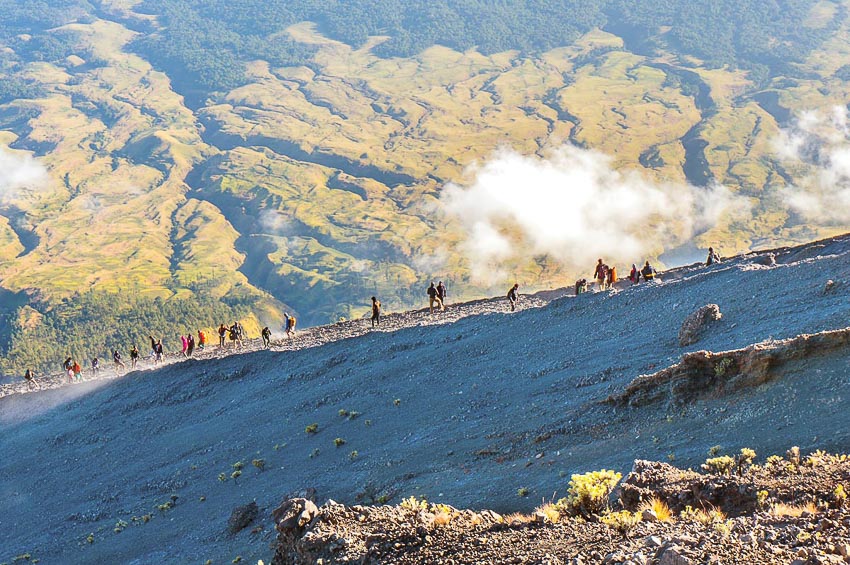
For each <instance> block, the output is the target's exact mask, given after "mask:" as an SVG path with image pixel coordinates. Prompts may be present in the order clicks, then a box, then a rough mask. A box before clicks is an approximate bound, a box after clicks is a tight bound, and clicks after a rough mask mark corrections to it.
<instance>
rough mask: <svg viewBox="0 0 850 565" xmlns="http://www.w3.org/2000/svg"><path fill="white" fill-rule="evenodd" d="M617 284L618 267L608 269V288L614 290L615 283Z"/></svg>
mask: <svg viewBox="0 0 850 565" xmlns="http://www.w3.org/2000/svg"><path fill="white" fill-rule="evenodd" d="M615 282H617V267H611V268H610V269H608V282H607V284H608V288H614V283H615Z"/></svg>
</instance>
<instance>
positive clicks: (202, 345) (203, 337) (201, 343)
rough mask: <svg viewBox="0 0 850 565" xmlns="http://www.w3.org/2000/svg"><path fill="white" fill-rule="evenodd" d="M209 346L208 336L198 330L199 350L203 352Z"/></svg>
mask: <svg viewBox="0 0 850 565" xmlns="http://www.w3.org/2000/svg"><path fill="white" fill-rule="evenodd" d="M206 345H207V334H205V333H204V331H203V330H198V349H200V350H201V351H203V350H204V349H205V348H206Z"/></svg>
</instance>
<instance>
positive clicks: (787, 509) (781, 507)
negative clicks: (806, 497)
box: [770, 502, 820, 518]
mask: <svg viewBox="0 0 850 565" xmlns="http://www.w3.org/2000/svg"><path fill="white" fill-rule="evenodd" d="M804 512H808V513H809V514H817V513H818V512H820V509H819V508H818V506H817V504H815V503H814V502H806V503H805V504H786V503H784V502H777V503H776V504H774V505H773V506H771V507H770V513H771V514H773V515H774V516H776V517H777V518H784V517H791V518H799V517H800V516H802V515H803V513H804Z"/></svg>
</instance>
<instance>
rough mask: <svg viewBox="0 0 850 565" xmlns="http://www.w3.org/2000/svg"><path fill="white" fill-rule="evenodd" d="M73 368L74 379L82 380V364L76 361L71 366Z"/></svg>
mask: <svg viewBox="0 0 850 565" xmlns="http://www.w3.org/2000/svg"><path fill="white" fill-rule="evenodd" d="M71 370H72V371H74V380H75V381H81V380H83V368H82V367H80V364H79V363H77V362H76V361H74V365H73V366H72V367H71Z"/></svg>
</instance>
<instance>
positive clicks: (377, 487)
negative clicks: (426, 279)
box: [0, 236, 850, 563]
mask: <svg viewBox="0 0 850 565" xmlns="http://www.w3.org/2000/svg"><path fill="white" fill-rule="evenodd" d="M774 254H775V256H776V261H777V264H776V265H775V266H765V265H763V264H762V263H765V262H766V261H765V258H766V256H767V253H761V254H752V255H748V256H743V257H738V258H735V259H733V260H730V261H727V262H724V263H721V264H719V265H716V266H712V267H709V268H705V267H686V268H681V269H677V270H674V271H671V272H669V273H662V277H661V278H662V282H661V283H660V284H659V283H653V284H641V285H637V286H635V287H623V288H622V289H621V290H620V291H619V292H606V293H599V294H586V295H582V296H580V297H578V298H575V297H571V296H570V297H562V298H557V299H554V300H552V301H551V302H550V303H549V304H548V305H546V306H544V307H542V308H528V309H524V310H521V311H518V312H516V313H513V314H511V313H507V312H497V310H502V309H503V308H504V305H503V302H502V301H500V300H499V301H495V302H480V303H476V305H475V306H472V307H465V308H468V310H469V311H471V312H478V311H485V312H486V311H488V310H489V311H490V313H484V314H481V315H475V316H469V317H463V318H459V319H456V320H455V321H453V322H452V323H449V324H436V325H435V324H433V323H431V322H430V321H429V320H431V318H430V317H429V316H428V315H427V314H425V313H416V314H410V315H402V316H399V317H398V318H397V319H396V321H395V323H394V326H395V327H399V326H405V325H407V326H409V327H402V328H401V329H398V330H397V331H392V332H385V331H381V332H363V331H360V329H358V327H359V325H366V324H368V322H367V321H358V322H353V323H350V324H348V325H345V326H344V327H339V328H337V329H334V328H325V329H321V330H314V333H313V334H309V333H307V334H306V335H305V336H304V339H305V343H314V342H316V341H317V340H318V338H317V337H316V336H321V335H325V337H326V338H327V335H331V336H332V337H333V336H334V335H337V336H338V337H340V338H345V339H340V340H336V341H331V342H329V343H327V344H325V345H321V346H319V347H311V348H305V349H295V348H292V349H291V350H285V351H264V352H256V353H251V354H247V355H234V356H229V357H224V358H219V359H212V360H204V361H188V362H184V363H180V364H174V365H170V366H168V367H165V368H162V369H159V370H156V371H145V372H138V373H133V374H130V375H128V376H126V377H124V378H121V379H115V380H103V381H99V382H94V381H93V382H88V383H85V384H82V385H77V386H72V387H64V388H57V389H53V390H47V391H44V392H42V393H35V394H11V395H8V396H5V397H3V398H0V433H2V437H3V441H2V442H0V561H8V560H11V558H13V557H14V556H16V555H20V554H23V553H30V554H31V555H32V556H33V557H35V558H38V559H40V560H41V562H42V563H103V562H121V563H152V562H165V563H189V562H199V563H203V562H204V561H205V560H206V559H212V560H213V562H214V563H221V562H229V561H230V560H232V559H234V558H235V557H236V556H237V555H240V556H242V557H243V558H244V559H245V560H246V561H249V560H255V559H259V558H262V559H265V560H267V561H268V560H269V558H270V556H271V555H272V553H273V549H271V547H270V544H272V543H273V542H274V527H273V524H272V522H271V518H270V516H269V514H270V511H271V509H273V508H274V507H275V506H276V505H277V503H279V502H280V500H281V498H283V496H285V495H287V494H289V493H292V492H294V491H298V490H299V489H303V488H306V487H313V488H315V489H316V490H317V492H318V498H319V499H320V500H323V499H325V498H333V499H335V500H337V501H341V502H346V503H354V502H365V503H369V502H372V501H373V500H379V499H380V500H384V499H389V500H392V501H396V502H397V501H398V500H400V498H401V497H402V496H408V495H411V494H415V495H419V496H426V497H427V498H428V499H429V500H433V501H437V502H445V503H448V504H452V505H454V506H456V507H471V508H491V509H494V510H497V511H503V512H504V511H510V510H528V509H530V508H532V507H534V506H535V505H537V504H539V503H540V501H541V499H542V498H547V499H548V498H551V497H552V496H553V493H556V492H557V493H558V494H559V495H560V494H563V493H564V491H565V489H566V482H567V480H568V479H567V478H565V475H566V476H568V474H569V473H573V472H584V471H588V470H592V469H598V468H602V467H606V468H616V469H618V470H621V471H624V472H625V471H628V469H629V468H630V467H631V465H632V462H633V460H634V459H638V458H641V459H659V458H661V459H664V458H667V457H670V458H675V460H676V463H677V464H678V465H696V464H697V463H699V462H701V461H702V460H703V459H705V455H706V451H707V450H708V448H709V447H710V446H713V445H721V446H723V448H724V450H725V451H730V452H731V451H732V450H734V449H737V448H740V447H742V446H747V447H752V448H754V449H755V450H756V451H757V452H758V453H759V454H760V455H761V456H766V455H768V454H770V453H779V452H784V450H785V449H786V448H787V447H788V446H789V445H791V444H798V445H800V446H801V447H802V448H803V450H804V451H805V450H806V449H813V448H824V449H829V450H835V451H848V450H850V425H848V424H850V410H848V404H850V403H848V400H847V397H848V395H850V375H848V370H847V367H848V360H849V359H850V350H847V349H845V348H837V349H833V350H830V351H828V352H824V353H823V354H816V355H807V356H801V357H800V358H799V359H793V360H791V361H788V362H786V363H784V364H783V365H781V366H777V367H773V368H771V379H770V380H769V381H768V382H766V383H764V384H761V385H759V386H757V387H752V388H745V389H742V390H737V391H735V392H728V391H726V392H724V391H723V390H718V391H716V392H714V393H709V394H706V395H704V397H703V399H701V400H697V401H694V402H687V403H682V402H677V401H675V399H673V398H672V397H670V398H667V399H665V398H664V396H663V395H661V400H656V401H654V402H652V403H650V404H648V405H646V406H642V407H640V408H633V407H623V406H616V405H612V404H609V403H606V402H605V400H606V399H607V398H608V397H609V396H611V395H616V394H617V393H618V392H621V391H622V390H624V389H625V387H626V386H627V385H628V384H629V383H630V382H631V381H632V380H633V379H634V378H636V377H637V376H639V375H642V374H647V373H653V372H655V371H659V370H661V369H664V368H665V367H668V366H671V365H673V364H675V363H676V362H678V361H679V360H680V359H681V356H682V354H683V353H686V352H689V351H696V350H701V349H708V350H711V351H724V350H730V349H737V348H742V347H746V346H748V345H751V344H753V343H757V342H761V341H764V340H768V339H777V340H778V339H783V338H790V337H794V336H797V335H799V334H804V333H815V332H820V331H824V330H831V329H837V328H844V327H847V326H850V322H848V320H850V301H848V298H849V297H850V237H848V236H844V237H841V238H836V239H833V240H828V241H824V242H818V243H815V244H810V245H807V246H803V247H800V248H790V249H783V250H776V251H774ZM828 280H833V281H835V285H834V286H833V288H832V289H831V290H830V291H828V292H824V290H823V289H824V287H825V285H826V283H827V281H828ZM708 303H714V304H718V305H719V307H720V310H721V312H722V314H723V318H722V319H721V320H720V321H718V322H716V323H715V324H713V325H712V326H711V327H709V328H708V330H707V331H706V333H705V334H704V335H703V337H702V339H701V340H700V341H698V342H697V343H695V344H693V345H691V346H689V347H686V348H682V347H679V344H678V339H677V334H678V331H679V327H680V326H681V324H682V321H683V320H684V319H685V317H686V316H687V315H688V314H690V313H691V312H693V311H694V310H696V309H697V308H699V307H701V306H703V305H705V304H708ZM461 309H462V308H461V307H459V308H458V310H461ZM434 320H435V321H436V320H439V318H438V317H436V316H435V318H434ZM334 332H336V334H335V333H334ZM356 334H365V335H356ZM311 335H312V336H313V337H310V336H311ZM347 336H352V337H347ZM311 340H312V341H311ZM396 400H397V401H398V402H396ZM340 410H347V411H349V412H351V411H356V412H359V413H360V415H359V417H357V418H354V419H349V418H345V417H343V416H340V414H339V411H340ZM313 423H317V424H318V425H319V429H318V433H316V434H307V433H305V426H307V425H309V424H313ZM335 438H342V439H344V440H345V444H344V445H342V446H340V447H336V446H335V444H334V440H335ZM352 451H357V456H356V457H354V458H352V456H351V452H352ZM253 459H264V460H265V470H263V471H261V470H259V469H257V468H255V467H253V466H252V465H251V461H252V460H253ZM238 461H241V462H243V463H244V464H245V467H244V469H243V470H242V475H241V476H240V477H239V478H238V479H237V480H235V481H234V480H232V479H229V478H228V480H227V481H224V482H222V481H220V480H219V478H218V477H219V474H220V473H225V475H226V476H227V477H229V475H230V473H231V472H232V470H233V468H232V464H233V463H235V462H238ZM520 487H524V488H527V489H528V490H529V492H530V494H529V496H528V497H524V498H522V497H519V496H517V489H518V488H520ZM172 495H176V496H177V497H178V498H177V499H176V504H175V506H174V507H173V508H171V509H169V510H165V511H160V510H157V508H156V507H157V505H158V504H162V503H164V502H167V501H168V500H169V499H170V497H171V496H172ZM201 497H204V500H203V501H202V500H201ZM251 500H256V501H257V503H258V505H259V506H260V509H261V510H260V517H259V518H258V519H257V521H256V522H255V523H254V524H252V526H251V527H249V528H247V529H245V530H243V531H242V532H240V533H238V534H235V535H234V534H229V533H228V532H227V519H228V517H229V515H230V512H231V510H232V509H233V508H234V507H235V506H237V505H241V504H245V503H247V502H250V501H251ZM145 514H151V515H152V517H151V519H150V520H149V521H148V522H142V521H139V522H138V523H135V522H133V520H132V518H133V517H134V516H135V517H140V516H143V515H145ZM119 521H124V522H127V523H128V525H127V527H126V528H123V529H122V531H120V532H117V533H116V532H115V531H114V529H115V525H116V523H118V522H119ZM119 529H121V528H119ZM89 534H94V540H93V543H88V541H87V537H88V536H89ZM225 560H226V561H225Z"/></svg>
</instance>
